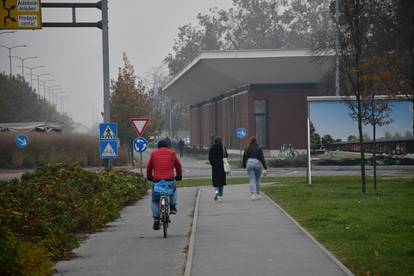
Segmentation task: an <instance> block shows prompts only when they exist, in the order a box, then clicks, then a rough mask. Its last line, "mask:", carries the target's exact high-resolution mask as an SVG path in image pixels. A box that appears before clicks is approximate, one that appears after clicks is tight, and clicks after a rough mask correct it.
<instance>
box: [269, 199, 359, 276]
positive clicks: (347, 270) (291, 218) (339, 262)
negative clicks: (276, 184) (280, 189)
mask: <svg viewBox="0 0 414 276" xmlns="http://www.w3.org/2000/svg"><path fill="white" fill-rule="evenodd" d="M262 195H264V196H265V197H266V198H267V199H268V200H269V201H270V202H271V203H273V205H275V206H276V207H277V208H278V209H279V210H280V211H282V213H283V214H285V216H287V217H288V218H289V219H290V220H291V221H292V222H293V223H294V224H295V225H296V226H297V227H298V228H299V229H300V230H301V231H302V232H303V233H304V234H305V235H306V236H307V237H308V238H310V239H311V240H312V241H313V243H314V244H315V245H316V246H317V247H319V249H321V250H322V251H323V252H324V253H325V254H326V255H327V256H328V257H329V258H330V259H331V260H332V261H333V262H334V263H335V264H336V265H337V266H339V268H340V269H341V270H342V271H343V272H345V274H346V275H348V276H354V274H353V273H352V272H351V271H350V270H349V269H348V268H347V267H346V266H345V265H344V264H343V263H341V261H339V260H338V259H337V258H336V257H335V256H334V255H333V254H332V253H331V252H330V251H329V250H328V249H326V248H325V247H324V246H323V245H322V244H321V243H320V242H318V241H317V240H316V239H315V238H314V237H313V236H312V235H311V234H310V233H309V232H308V231H307V230H306V229H305V228H303V227H302V226H301V225H300V224H299V222H297V221H296V220H295V219H294V218H293V217H292V216H290V215H289V214H288V213H287V212H286V211H285V210H284V209H283V208H282V207H280V206H279V204H277V203H276V202H274V201H273V199H271V198H270V197H269V196H268V195H266V194H265V193H262Z"/></svg>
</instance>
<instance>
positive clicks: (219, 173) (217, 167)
mask: <svg viewBox="0 0 414 276" xmlns="http://www.w3.org/2000/svg"><path fill="white" fill-rule="evenodd" d="M223 158H228V154H227V149H226V147H225V146H224V145H223V142H222V141H221V138H220V137H216V138H215V139H214V144H213V145H212V146H211V148H210V151H209V153H208V160H209V161H210V165H211V170H212V176H213V177H212V180H213V186H214V188H215V193H214V201H221V200H222V197H223V190H224V185H226V173H225V172H224V165H223Z"/></svg>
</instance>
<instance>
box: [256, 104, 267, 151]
mask: <svg viewBox="0 0 414 276" xmlns="http://www.w3.org/2000/svg"><path fill="white" fill-rule="evenodd" d="M254 113H255V115H254V116H255V126H256V138H257V142H258V143H259V145H260V146H261V147H262V148H267V101H266V100H255V101H254Z"/></svg>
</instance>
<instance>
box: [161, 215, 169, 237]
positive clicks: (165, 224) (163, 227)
mask: <svg viewBox="0 0 414 276" xmlns="http://www.w3.org/2000/svg"><path fill="white" fill-rule="evenodd" d="M167 229H168V217H164V219H163V220H162V230H163V232H164V239H166V238H167V235H168V230H167Z"/></svg>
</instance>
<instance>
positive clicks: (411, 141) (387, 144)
mask: <svg viewBox="0 0 414 276" xmlns="http://www.w3.org/2000/svg"><path fill="white" fill-rule="evenodd" d="M364 145H365V151H366V152H371V153H372V152H374V149H375V151H376V152H377V153H386V154H397V155H399V154H408V153H414V137H413V136H408V137H398V138H396V137H394V138H380V139H377V140H376V141H375V147H374V142H373V141H372V140H366V141H364ZM325 147H326V149H328V150H341V151H349V152H360V148H361V147H360V144H359V142H358V141H351V142H337V143H331V144H328V145H326V146H325Z"/></svg>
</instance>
